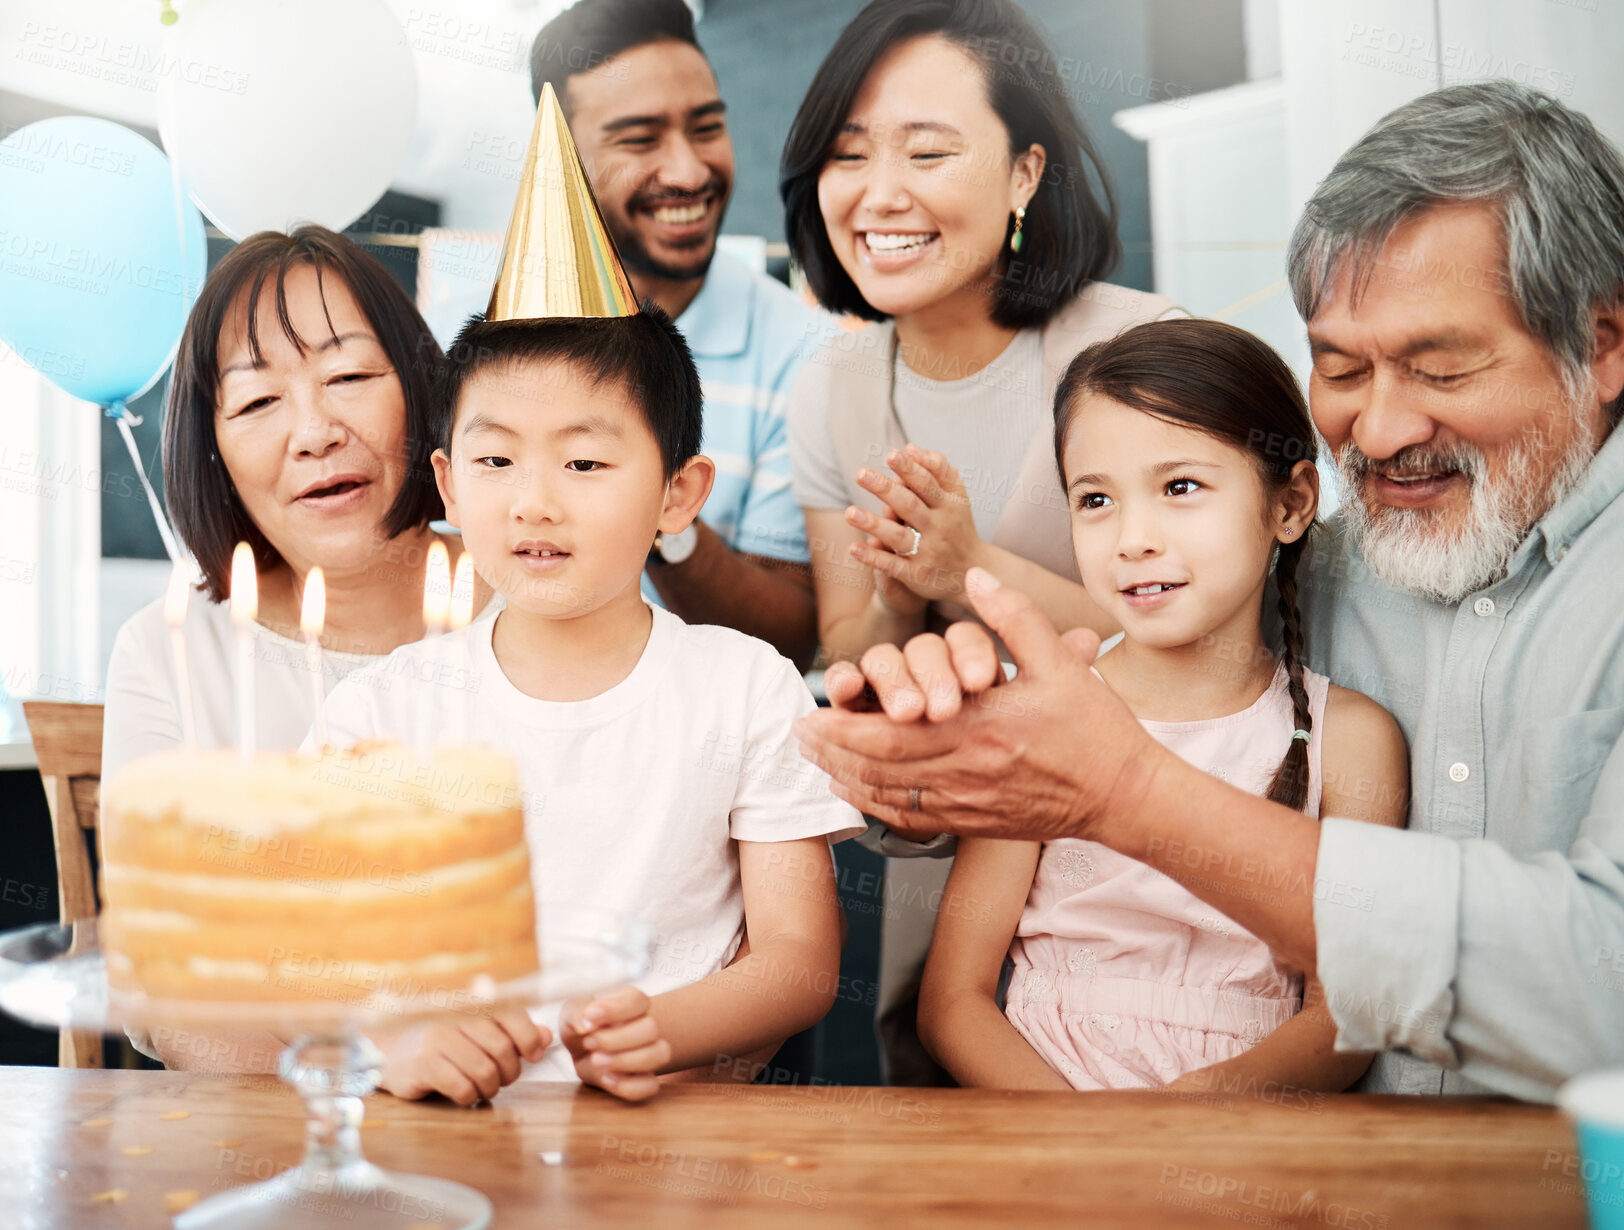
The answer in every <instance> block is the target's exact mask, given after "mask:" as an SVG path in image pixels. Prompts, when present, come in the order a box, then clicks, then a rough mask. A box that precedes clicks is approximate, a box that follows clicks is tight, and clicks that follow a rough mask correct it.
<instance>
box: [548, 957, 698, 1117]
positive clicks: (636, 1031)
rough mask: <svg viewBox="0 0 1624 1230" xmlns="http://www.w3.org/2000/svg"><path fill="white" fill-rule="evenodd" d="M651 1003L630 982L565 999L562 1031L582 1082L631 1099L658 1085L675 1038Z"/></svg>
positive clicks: (561, 1037)
mask: <svg viewBox="0 0 1624 1230" xmlns="http://www.w3.org/2000/svg"><path fill="white" fill-rule="evenodd" d="M648 1009H649V999H648V996H647V995H645V994H643V992H641V991H639V990H638V989H637V988H636V987H632V986H625V987H616V988H615V989H614V990H612V991H605V992H603V993H602V994H601V995H598V996H596V997H594V998H593V999H589V1000H575V1001H572V1002H571V1003H568V1004H565V1005H564V1010H563V1012H562V1013H561V1014H560V1015H559V1018H558V1037H559V1041H561V1042H562V1043H563V1044H564V1045H565V1046H566V1047H568V1048H569V1053H570V1058H571V1059H573V1060H574V1061H575V1074H576V1075H577V1076H579V1077H580V1078H581V1083H582V1084H586V1085H596V1086H598V1088H600V1089H602V1090H604V1091H605V1092H608V1093H612V1094H614V1095H615V1096H616V1097H617V1098H622V1099H624V1100H625V1101H627V1102H641V1101H644V1100H646V1099H648V1098H652V1097H653V1096H654V1095H655V1094H656V1093H658V1092H659V1091H660V1080H659V1077H658V1076H657V1075H656V1073H658V1072H659V1070H660V1069H661V1068H663V1067H665V1065H666V1064H668V1063H670V1062H671V1044H670V1043H669V1042H667V1041H666V1040H665V1039H664V1038H662V1037H661V1036H660V1026H659V1024H658V1022H656V1021H655V1019H654V1018H653V1017H652V1016H650V1015H649V1011H648Z"/></svg>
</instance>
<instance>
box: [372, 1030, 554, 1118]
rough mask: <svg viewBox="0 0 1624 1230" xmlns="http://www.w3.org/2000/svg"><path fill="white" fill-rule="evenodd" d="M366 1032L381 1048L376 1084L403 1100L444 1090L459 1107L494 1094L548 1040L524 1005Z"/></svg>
mask: <svg viewBox="0 0 1624 1230" xmlns="http://www.w3.org/2000/svg"><path fill="white" fill-rule="evenodd" d="M368 1036H369V1037H370V1038H371V1040H372V1044H373V1045H374V1046H376V1047H377V1048H378V1049H379V1050H380V1051H381V1052H383V1073H382V1077H381V1079H380V1080H379V1082H378V1088H380V1089H382V1090H384V1091H385V1092H387V1093H392V1094H394V1095H395V1096H396V1097H397V1098H407V1099H416V1098H423V1097H427V1096H428V1095H429V1094H431V1093H439V1094H444V1095H445V1096H446V1097H448V1098H450V1099H451V1100H452V1101H453V1102H456V1103H457V1104H458V1105H460V1106H472V1105H473V1104H474V1103H475V1102H477V1101H479V1100H480V1099H481V1098H484V1099H486V1100H487V1101H488V1100H489V1099H491V1098H493V1097H495V1096H496V1093H497V1091H498V1090H499V1089H501V1088H502V1087H503V1086H505V1085H511V1084H512V1083H513V1082H514V1081H516V1080H517V1079H518V1078H519V1073H520V1072H521V1071H522V1070H523V1061H524V1060H526V1059H528V1060H531V1061H532V1062H534V1061H535V1060H538V1059H540V1058H541V1056H542V1052H544V1051H545V1050H546V1049H547V1048H548V1047H549V1046H551V1045H552V1041H553V1039H552V1033H551V1032H550V1031H549V1030H547V1029H545V1028H544V1027H542V1026H540V1025H537V1024H536V1023H535V1022H534V1021H532V1020H531V1019H530V1014H529V1013H528V1012H526V1011H525V1010H524V1009H523V1008H502V1009H499V1010H498V1011H496V1012H494V1013H492V1014H491V1015H490V1016H466V1017H456V1018H452V1019H449V1020H434V1021H416V1022H412V1023H409V1024H406V1025H403V1026H399V1027H392V1028H391V1027H386V1028H383V1029H378V1030H373V1031H371V1033H370V1034H369V1035H368Z"/></svg>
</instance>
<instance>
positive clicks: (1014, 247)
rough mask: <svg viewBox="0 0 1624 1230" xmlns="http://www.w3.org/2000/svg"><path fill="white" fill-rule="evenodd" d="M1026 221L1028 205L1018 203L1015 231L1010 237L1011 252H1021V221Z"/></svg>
mask: <svg viewBox="0 0 1624 1230" xmlns="http://www.w3.org/2000/svg"><path fill="white" fill-rule="evenodd" d="M1025 221H1026V206H1025V205H1017V206H1016V207H1015V233H1014V234H1013V235H1011V236H1010V237H1009V250H1010V251H1011V252H1019V251H1020V250H1021V223H1023V222H1025Z"/></svg>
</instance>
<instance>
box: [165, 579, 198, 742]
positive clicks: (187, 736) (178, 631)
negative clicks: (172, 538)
mask: <svg viewBox="0 0 1624 1230" xmlns="http://www.w3.org/2000/svg"><path fill="white" fill-rule="evenodd" d="M191 590H192V565H191V561H189V560H180V559H178V560H176V561H175V566H174V568H172V569H171V570H170V573H169V591H168V592H167V593H166V594H165V595H164V622H165V623H166V624H168V625H169V651H170V656H171V657H172V658H174V659H175V695H176V696H177V697H178V698H179V700H180V738H181V743H182V744H183V745H184V746H185V747H186V748H187V749H188V750H189V749H191V748H194V747H196V746H197V722H196V721H195V720H194V718H193V717H192V675H191V671H190V670H189V669H188V668H187V663H186V600H187V597H188V596H189V595H190V593H191Z"/></svg>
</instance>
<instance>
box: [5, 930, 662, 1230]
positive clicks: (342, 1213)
mask: <svg viewBox="0 0 1624 1230" xmlns="http://www.w3.org/2000/svg"><path fill="white" fill-rule="evenodd" d="M538 914H539V916H540V924H541V925H540V931H541V963H540V965H541V968H540V970H539V971H538V972H537V973H535V974H532V975H529V976H527V977H524V978H520V979H516V980H514V981H511V982H504V983H494V982H490V980H488V979H487V980H486V984H485V985H479V984H477V983H476V985H475V986H474V987H472V988H469V989H466V990H459V991H455V992H450V993H445V992H435V993H431V994H425V995H416V996H413V997H410V998H407V997H401V996H394V995H373V996H371V997H369V998H367V999H364V1000H358V1001H348V1002H344V1003H326V1002H321V1001H285V1002H272V1003H249V1002H204V1001H182V1000H159V999H150V998H147V997H145V996H138V995H130V994H127V993H121V992H119V991H116V990H114V989H113V988H112V987H110V986H109V985H108V982H107V963H106V961H105V959H104V957H103V955H102V952H101V949H100V947H99V946H98V944H97V942H96V922H95V920H94V919H89V920H85V921H81V922H75V923H66V924H55V923H50V924H45V925H43V926H35V927H26V928H23V929H21V930H17V931H8V932H5V933H3V934H0V1009H4V1010H5V1011H6V1012H9V1013H10V1014H11V1015H12V1016H14V1017H17V1018H18V1019H19V1020H22V1021H26V1022H28V1023H29V1024H31V1025H38V1026H40V1027H42V1028H48V1029H83V1030H95V1031H99V1032H110V1031H116V1030H121V1029H124V1028H126V1027H130V1028H137V1029H146V1028H152V1027H156V1026H169V1027H183V1028H187V1029H195V1030H198V1031H200V1032H206V1031H207V1030H208V1029H209V1028H210V1027H213V1028H217V1029H218V1028H249V1027H252V1028H259V1029H279V1030H286V1031H292V1032H296V1033H297V1034H298V1037H297V1039H296V1040H295V1041H294V1042H293V1043H292V1045H290V1046H289V1047H288V1049H287V1050H285V1051H284V1052H283V1053H282V1059H281V1064H280V1071H281V1075H282V1079H283V1080H285V1081H287V1082H288V1083H289V1084H290V1085H292V1086H293V1087H294V1088H295V1089H297V1090H298V1091H299V1093H300V1095H301V1096H302V1097H303V1098H304V1100H305V1117H306V1144H305V1155H304V1160H303V1161H302V1162H301V1163H300V1164H299V1165H297V1166H294V1167H293V1168H291V1169H289V1170H287V1171H284V1172H283V1173H282V1174H280V1175H277V1176H276V1177H275V1178H273V1179H269V1180H267V1181H265V1182H263V1183H252V1184H248V1185H246V1186H243V1187H235V1188H231V1189H230V1190H228V1191H225V1192H222V1193H220V1194H219V1195H218V1196H211V1197H210V1198H209V1199H207V1200H205V1201H202V1202H201V1203H199V1204H196V1205H194V1206H193V1207H192V1208H190V1209H188V1210H186V1211H185V1212H184V1213H181V1214H180V1215H179V1216H177V1217H176V1218H175V1221H174V1224H175V1226H176V1227H177V1230H216V1228H220V1230H224V1228H225V1227H231V1228H232V1230H258V1228H260V1227H282V1226H288V1225H299V1226H343V1227H346V1228H347V1230H375V1228H382V1227H390V1228H392V1230H398V1228H401V1227H419V1228H421V1227H426V1226H430V1225H434V1226H440V1227H445V1228H446V1230H451V1228H453V1227H454V1228H456V1230H482V1228H483V1227H485V1226H488V1225H489V1224H490V1221H491V1203H490V1201H489V1200H487V1199H486V1198H485V1197H484V1195H482V1194H481V1193H480V1192H477V1191H475V1190H474V1189H473V1188H471V1187H467V1186H464V1185H463V1184H461V1183H453V1182H451V1181H450V1180H449V1179H438V1178H433V1177H431V1176H429V1175H416V1174H400V1173H396V1172H393V1171H388V1170H383V1169H381V1168H380V1167H377V1166H374V1165H373V1164H372V1163H370V1162H368V1161H367V1160H366V1159H365V1158H364V1157H362V1156H361V1119H362V1115H363V1104H362V1099H363V1098H365V1097H366V1096H367V1094H369V1093H371V1092H372V1091H373V1090H374V1089H376V1088H377V1085H378V1080H379V1067H380V1063H381V1056H380V1055H379V1053H378V1051H377V1048H375V1047H374V1046H373V1045H372V1044H371V1043H370V1042H368V1041H367V1038H366V1033H367V1030H368V1029H369V1027H372V1026H376V1025H379V1024H382V1023H385V1022H387V1023H390V1024H395V1023H399V1022H400V1021H402V1020H410V1019H414V1018H416V1019H430V1018H447V1017H453V1016H455V1015H457V1014H459V1013H460V1014H468V1013H480V1012H489V1011H490V1010H492V1009H494V1008H498V1007H505V1006H523V1007H536V1006H539V1005H542V1004H550V1003H557V1002H560V1001H562V1000H566V999H572V998H575V997H577V996H585V995H592V994H595V993H596V992H598V991H601V990H604V989H606V988H608V987H611V986H615V985H617V984H619V983H622V982H629V981H631V980H632V979H634V978H636V977H638V976H639V975H640V974H642V973H643V972H644V970H645V969H646V968H647V967H648V961H649V952H650V948H651V945H652V934H651V932H650V931H649V929H648V927H647V926H646V925H645V924H643V923H641V922H639V921H637V920H635V919H630V918H627V917H625V916H623V915H619V914H614V913H610V912H609V911H606V910H597V909H593V908H590V907H585V906H564V905H545V904H544V905H542V906H540V907H539V908H538Z"/></svg>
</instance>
